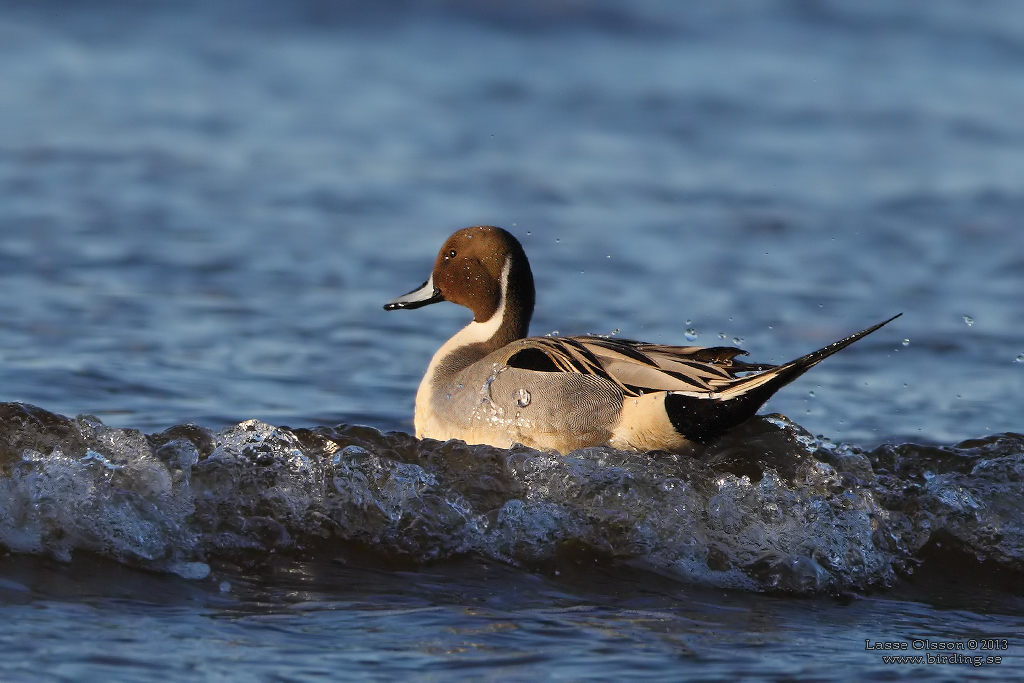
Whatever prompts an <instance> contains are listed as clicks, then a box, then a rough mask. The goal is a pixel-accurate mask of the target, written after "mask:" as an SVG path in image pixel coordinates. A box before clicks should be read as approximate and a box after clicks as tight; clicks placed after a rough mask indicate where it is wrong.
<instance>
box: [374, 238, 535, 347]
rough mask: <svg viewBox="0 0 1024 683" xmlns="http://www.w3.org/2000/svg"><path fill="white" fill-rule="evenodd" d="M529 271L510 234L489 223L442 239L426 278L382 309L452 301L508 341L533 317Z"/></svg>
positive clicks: (524, 329) (520, 334)
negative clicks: (432, 268) (444, 239)
mask: <svg viewBox="0 0 1024 683" xmlns="http://www.w3.org/2000/svg"><path fill="white" fill-rule="evenodd" d="M534 298H535V292H534V287H533V273H532V271H531V270H530V262H529V261H528V260H527V259H526V252H524V251H523V247H522V245H521V244H519V240H517V239H516V238H515V237H513V236H512V235H511V233H509V232H507V231H505V230H502V229H501V228H496V227H494V226H490V225H478V226H475V227H472V228H465V229H463V230H459V231H458V232H456V233H455V234H453V235H452V236H451V237H449V238H448V239H447V241H445V243H444V246H442V247H441V250H440V251H439V252H438V254H437V260H435V261H434V270H433V271H432V272H431V274H430V278H429V279H428V280H427V281H426V282H424V283H423V285H422V286H420V287H417V288H416V289H414V290H413V291H411V292H409V293H408V294H404V295H402V296H400V297H398V298H396V299H392V300H391V301H389V302H388V303H386V304H385V305H384V310H386V311H395V310H398V309H403V308H420V307H421V306H426V305H428V304H434V303H437V302H439V301H451V302H452V303H455V304H459V305H460V306H465V307H466V308H468V309H469V310H471V311H473V322H474V323H481V324H488V325H489V326H490V325H493V326H494V328H495V331H496V336H500V337H501V341H502V342H503V343H504V344H507V343H509V342H511V341H514V340H515V339H522V338H523V337H525V336H526V334H527V330H528V328H529V326H530V318H531V317H532V316H533V304H534Z"/></svg>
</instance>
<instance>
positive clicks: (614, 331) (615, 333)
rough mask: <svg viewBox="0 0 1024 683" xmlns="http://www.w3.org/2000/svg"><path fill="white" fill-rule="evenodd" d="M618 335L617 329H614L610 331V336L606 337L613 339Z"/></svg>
mask: <svg viewBox="0 0 1024 683" xmlns="http://www.w3.org/2000/svg"><path fill="white" fill-rule="evenodd" d="M618 333H619V328H617V327H616V328H615V329H614V330H612V331H611V334H609V335H608V336H609V337H614V336H615V335H617V334H618Z"/></svg>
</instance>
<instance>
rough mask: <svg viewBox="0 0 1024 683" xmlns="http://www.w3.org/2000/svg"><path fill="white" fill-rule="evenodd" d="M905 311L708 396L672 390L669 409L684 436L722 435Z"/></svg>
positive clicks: (667, 398)
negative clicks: (817, 366) (796, 380)
mask: <svg viewBox="0 0 1024 683" xmlns="http://www.w3.org/2000/svg"><path fill="white" fill-rule="evenodd" d="M901 315H903V314H902V313H899V314H897V315H894V316H893V317H891V318H889V319H888V320H885V321H883V322H880V323H878V324H877V325H872V326H871V327H869V328H867V329H866V330H861V331H860V332H858V333H856V334H852V335H850V336H849V337H846V338H845V339H841V340H839V341H837V342H835V343H833V344H829V345H828V346H826V347H825V348H823V349H818V350H817V351H814V352H812V353H809V354H807V355H806V356H801V357H800V358H797V359H796V360H793V361H790V362H789V363H785V364H783V365H779V366H777V367H775V368H773V369H771V370H766V371H764V372H761V373H758V374H756V375H750V376H748V377H744V378H742V379H740V380H738V381H736V382H734V383H733V384H731V385H730V386H729V387H727V388H726V389H723V390H721V391H719V392H718V393H717V395H709V396H708V397H706V398H705V397H700V396H688V395H685V394H678V393H672V392H669V393H668V394H667V395H666V396H665V409H666V411H667V412H668V416H669V419H670V420H671V421H672V426H673V427H675V429H676V431H678V432H679V433H680V434H682V435H683V436H685V437H687V438H688V439H694V440H697V441H700V440H704V439H708V438H712V437H714V436H718V435H719V434H721V433H722V432H724V431H725V430H727V429H730V428H732V427H735V426H736V425H738V424H739V423H741V422H743V421H744V420H746V419H747V418H749V417H752V416H753V415H754V413H756V412H757V410H758V408H760V407H761V406H762V405H764V403H765V401H767V400H768V399H769V398H771V396H772V394H774V393H775V392H776V391H778V390H779V389H781V388H782V387H784V386H786V385H787V384H789V383H790V382H792V381H793V380H795V379H796V378H797V377H799V376H800V375H802V374H804V373H805V372H807V371H808V370H810V369H811V368H812V367H814V366H815V365H817V364H818V363H820V362H821V361H823V360H825V359H826V358H828V357H829V356H831V355H832V354H834V353H836V352H838V351H842V350H843V349H845V348H846V347H847V346H849V345H850V344H852V343H854V342H855V341H858V340H860V339H863V338H864V337H866V336H867V335H869V334H871V333H872V332H874V331H875V330H877V329H878V328H880V327H882V326H884V325H887V324H889V323H891V322H892V321H893V320H895V319H896V318H898V317H900V316H901Z"/></svg>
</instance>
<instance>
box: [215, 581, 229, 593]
mask: <svg viewBox="0 0 1024 683" xmlns="http://www.w3.org/2000/svg"><path fill="white" fill-rule="evenodd" d="M218 588H219V589H220V592H221V593H230V592H231V582H230V581H221V582H220V586H218Z"/></svg>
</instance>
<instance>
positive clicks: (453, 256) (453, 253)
mask: <svg viewBox="0 0 1024 683" xmlns="http://www.w3.org/2000/svg"><path fill="white" fill-rule="evenodd" d="M448 258H455V250H454V249H452V250H451V251H449V252H448Z"/></svg>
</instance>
